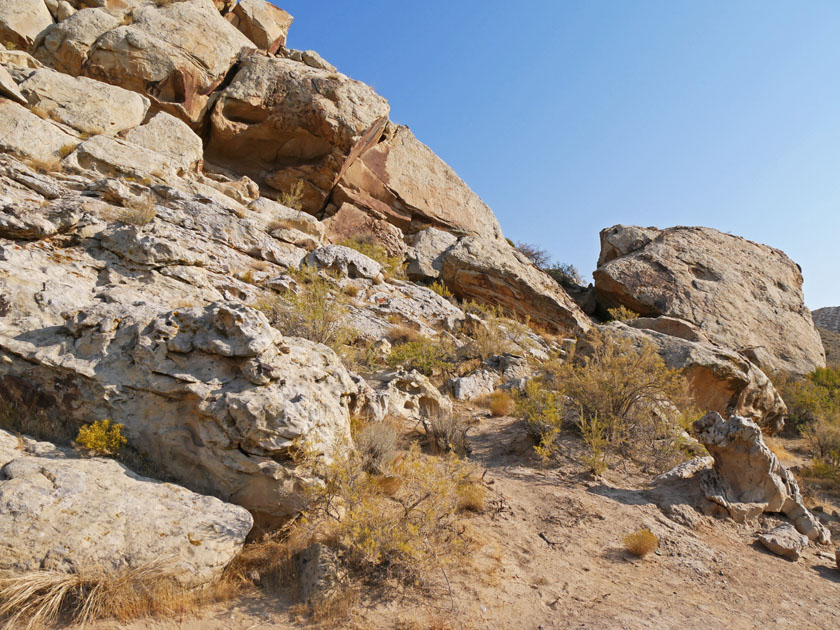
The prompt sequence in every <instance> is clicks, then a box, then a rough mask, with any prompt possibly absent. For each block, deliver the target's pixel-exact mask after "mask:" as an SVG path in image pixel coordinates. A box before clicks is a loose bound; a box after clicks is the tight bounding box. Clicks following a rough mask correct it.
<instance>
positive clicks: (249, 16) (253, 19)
mask: <svg viewBox="0 0 840 630" xmlns="http://www.w3.org/2000/svg"><path fill="white" fill-rule="evenodd" d="M229 15H232V16H233V19H231V20H230V22H231V23H232V24H233V25H234V26H236V28H238V29H239V30H240V31H242V34H243V35H245V37H247V38H248V39H250V40H251V41H252V42H254V43H255V44H256V45H257V47H259V48H261V49H263V50H267V51H268V52H270V53H271V54H274V53H275V52H277V49H278V48H280V47H281V46H285V45H286V36H287V35H288V34H289V27H290V26H291V25H292V21H293V20H294V18H293V17H292V16H291V15H289V14H288V13H286V12H285V11H284V10H283V9H281V8H279V7H276V6H274V5H273V4H271V3H270V2H266V0H241V2H239V4H237V5H236V6H235V7H234V8H233V12H232V14H229Z"/></svg>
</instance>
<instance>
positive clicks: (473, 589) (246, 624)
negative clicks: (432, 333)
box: [92, 418, 840, 630]
mask: <svg viewBox="0 0 840 630" xmlns="http://www.w3.org/2000/svg"><path fill="white" fill-rule="evenodd" d="M471 436H472V440H471V442H472V446H473V453H472V455H471V457H472V459H473V460H475V461H476V462H478V463H479V464H481V465H482V466H484V467H486V469H487V473H486V476H485V480H486V482H487V483H488V484H489V488H490V489H491V490H490V496H489V507H488V510H487V511H486V512H485V513H484V514H482V515H479V516H476V517H475V518H473V519H472V522H471V523H472V526H473V529H474V532H473V533H474V535H475V537H476V538H477V539H478V540H479V541H480V543H481V544H480V548H479V549H478V550H477V551H476V553H475V554H474V556H473V557H472V558H471V560H470V562H469V563H468V566H465V567H464V570H463V571H460V572H451V574H450V575H448V576H447V578H448V579H449V581H450V584H451V592H450V591H449V589H441V590H440V592H439V593H435V594H433V595H432V596H429V597H426V598H424V599H422V600H419V601H418V600H417V599H416V598H414V599H410V598H402V599H397V600H396V601H390V602H385V601H372V602H365V603H364V604H363V605H362V606H360V607H359V609H358V610H357V611H356V612H355V613H354V615H353V618H352V619H350V620H348V621H347V622H342V623H341V624H324V625H323V626H322V627H330V628H331V627H341V628H365V629H366V630H378V629H380V628H382V629H384V628H406V629H409V628H411V629H420V628H437V629H440V630H443V629H445V628H452V629H455V628H500V629H502V628H503V629H510V630H531V629H533V630H537V629H545V630H548V629H550V628H558V629H559V628H593V629H596V628H597V629H613V628H615V629H619V628H621V629H628V630H635V629H641V628H656V629H661V630H667V629H671V628H673V629H680V630H684V629H694V628H702V629H703V630H714V629H717V628H721V629H724V628H725V629H727V630H736V629H741V628H743V629H747V628H796V629H797V630H806V629H811V628H813V629H820V630H825V629H832V628H840V571H838V570H837V569H836V567H835V562H834V548H833V546H832V547H830V548H822V549H818V548H815V547H813V546H812V547H811V548H810V549H809V550H808V551H807V552H806V554H805V555H804V556H803V558H802V559H800V560H799V561H798V562H796V563H793V562H790V561H788V560H785V559H783V558H780V557H777V556H775V555H772V554H770V553H769V552H767V551H765V550H764V548H763V547H761V546H760V544H759V543H757V542H756V538H755V536H756V534H757V533H758V532H760V531H762V530H763V529H764V528H766V527H771V526H772V525H774V524H775V523H776V522H777V521H776V519H774V518H772V517H766V518H762V519H761V520H760V521H758V522H754V523H751V524H747V525H738V524H736V523H734V522H732V521H731V520H719V519H713V518H710V517H706V516H702V515H700V514H699V513H698V512H696V511H694V510H693V509H691V508H690V506H689V504H691V503H692V502H693V501H694V500H696V499H697V497H698V495H697V492H698V489H697V488H696V485H695V484H693V483H692V482H681V485H676V486H669V487H667V488H665V489H662V488H659V489H651V488H650V487H649V485H648V481H649V477H643V476H641V475H637V474H634V473H631V472H628V471H622V470H615V471H610V472H608V473H607V474H606V476H605V477H604V478H603V479H600V480H595V479H593V478H592V477H591V476H589V475H588V474H587V473H586V472H585V471H584V470H583V468H581V467H580V465H579V464H578V463H577V461H578V460H577V458H576V455H577V454H578V453H577V450H576V449H579V448H580V446H579V442H578V441H577V439H576V438H572V437H569V438H568V439H567V440H566V441H565V442H564V445H565V447H566V449H567V451H566V452H567V456H566V457H563V458H562V461H561V463H560V465H559V466H558V467H554V468H550V469H545V468H541V467H540V466H539V465H538V463H537V461H536V460H535V458H534V456H533V454H532V449H531V442H530V441H529V440H528V438H527V436H526V435H525V433H524V431H523V429H522V426H521V424H520V423H519V422H518V421H516V420H514V419H511V418H501V419H495V418H487V419H483V420H482V421H481V422H480V423H479V424H478V425H477V426H476V428H475V429H474V430H473V431H472V432H471ZM821 515H822V516H826V518H827V522H828V524H829V527H830V528H831V529H832V533H833V536H834V539H835V540H840V523H838V519H835V518H831V517H828V516H827V515H826V514H821ZM643 527H647V528H649V529H651V530H652V531H653V532H654V533H655V534H656V535H657V536H659V538H660V541H661V542H660V547H659V550H658V551H657V552H656V553H655V554H650V555H649V556H647V557H646V558H645V559H638V558H635V557H631V556H629V555H628V554H627V553H626V552H625V551H624V548H623V545H622V539H623V537H624V536H625V535H626V534H628V533H630V532H632V531H635V530H637V529H640V528H643ZM289 605H290V602H288V601H284V600H283V599H278V598H273V597H267V596H265V595H263V594H260V593H255V594H254V595H252V596H248V597H243V598H240V599H239V600H237V601H235V602H228V603H226V604H225V605H218V606H214V607H210V608H208V609H206V610H204V611H202V613H201V614H200V615H198V616H195V617H190V618H184V619H171V620H145V621H139V622H134V623H131V624H128V625H125V626H123V625H120V624H117V623H114V622H104V623H98V624H96V625H95V626H92V627H93V628H96V629H102V630H104V629H105V628H117V627H120V628H128V629H130V630H139V629H141V628H150V629H160V630H174V629H176V628H179V629H184V630H217V629H218V630H222V629H225V630H259V629H269V628H277V629H284V628H300V627H306V626H307V623H306V620H304V619H296V618H295V617H294V615H292V614H291V613H290V612H289Z"/></svg>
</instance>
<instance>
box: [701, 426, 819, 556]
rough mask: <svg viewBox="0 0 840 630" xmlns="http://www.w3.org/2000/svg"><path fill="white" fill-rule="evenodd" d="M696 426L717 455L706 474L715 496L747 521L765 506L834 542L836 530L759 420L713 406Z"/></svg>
mask: <svg viewBox="0 0 840 630" xmlns="http://www.w3.org/2000/svg"><path fill="white" fill-rule="evenodd" d="M694 432H695V434H696V436H697V439H698V440H699V441H700V442H701V443H702V444H703V445H704V446H705V447H706V449H707V450H708V451H709V453H710V454H711V455H712V457H714V459H715V465H714V468H713V469H712V471H711V472H710V473H709V474H707V475H706V476H705V477H704V479H703V486H704V491H705V493H706V497H707V498H708V499H709V500H710V501H712V502H713V503H717V504H718V505H720V506H722V507H723V508H724V509H726V510H727V511H728V512H729V515H730V516H731V517H732V518H733V519H735V520H736V521H741V522H742V521H744V520H746V519H749V518H754V517H756V516H758V515H759V514H761V513H762V512H781V513H782V514H784V515H785V516H787V517H788V518H789V519H790V520H791V522H792V523H793V525H794V527H796V529H797V531H799V532H800V533H802V534H804V535H805V536H807V537H808V538H809V539H810V540H814V541H816V542H819V543H821V544H828V542H829V541H830V539H831V535H830V533H829V532H828V530H827V529H826V528H825V527H823V525H822V524H821V523H820V522H819V521H818V520H817V519H816V518H815V517H814V515H813V514H811V512H809V511H808V509H807V508H806V507H805V505H804V503H803V501H802V495H801V494H800V492H799V486H798V485H797V483H796V479H794V477H793V475H792V474H791V473H790V471H789V470H788V469H787V468H785V467H784V466H783V465H782V464H781V463H780V462H779V460H778V458H777V457H776V456H775V455H774V454H773V452H772V451H771V450H770V449H769V448H768V447H767V445H766V444H765V443H764V440H763V439H762V436H761V429H760V428H759V427H758V425H757V424H755V423H754V422H751V421H750V420H747V419H746V418H742V417H740V416H730V418H729V419H728V420H724V419H723V418H722V417H721V416H720V414H718V413H716V412H709V413H707V414H706V415H705V416H703V417H702V418H701V419H700V420H698V421H697V422H695V423H694Z"/></svg>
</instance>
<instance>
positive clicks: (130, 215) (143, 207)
mask: <svg viewBox="0 0 840 630" xmlns="http://www.w3.org/2000/svg"><path fill="white" fill-rule="evenodd" d="M156 216H157V210H156V209H155V201H154V198H153V197H152V196H151V194H149V195H144V196H138V197H137V198H136V199H134V200H132V201H131V202H130V203H129V205H128V206H127V207H125V208H123V209H122V210H121V211H120V214H119V217H118V220H119V221H120V222H121V223H128V224H130V225H147V224H149V223H151V222H152V221H154V219H155V217H156Z"/></svg>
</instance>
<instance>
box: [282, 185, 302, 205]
mask: <svg viewBox="0 0 840 630" xmlns="http://www.w3.org/2000/svg"><path fill="white" fill-rule="evenodd" d="M277 201H278V203H280V204H282V205H284V206H286V207H287V208H291V209H292V210H301V209H302V208H303V181H302V180H298V181H296V182H295V185H294V186H292V187H291V188H290V189H289V190H286V191H283V192H282V193H280V196H279V197H278V198H277Z"/></svg>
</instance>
